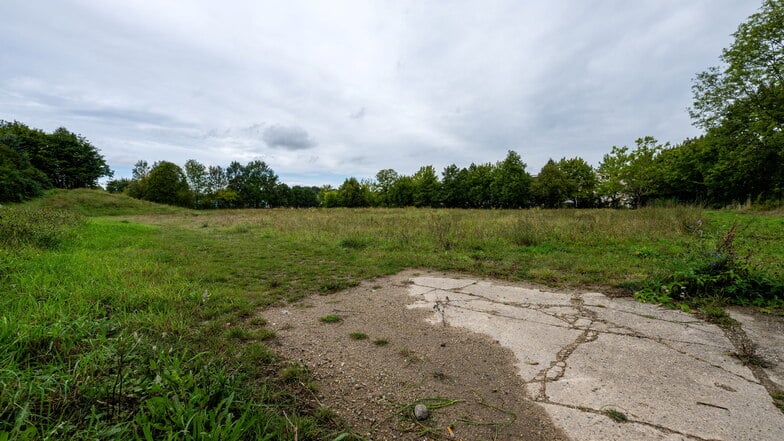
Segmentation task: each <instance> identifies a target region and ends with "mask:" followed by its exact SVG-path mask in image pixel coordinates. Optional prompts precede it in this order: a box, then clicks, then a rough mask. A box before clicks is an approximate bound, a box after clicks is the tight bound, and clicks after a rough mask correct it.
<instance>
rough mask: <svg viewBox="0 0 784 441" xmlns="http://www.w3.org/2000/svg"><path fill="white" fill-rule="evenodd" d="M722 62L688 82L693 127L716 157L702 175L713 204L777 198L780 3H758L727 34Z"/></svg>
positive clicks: (780, 190) (783, 22)
mask: <svg viewBox="0 0 784 441" xmlns="http://www.w3.org/2000/svg"><path fill="white" fill-rule="evenodd" d="M733 36H734V38H735V39H734V41H733V43H732V44H731V45H730V47H728V48H726V49H724V50H723V51H722V54H721V56H720V60H721V61H722V65H721V66H716V67H711V68H709V69H708V70H706V71H705V72H702V73H700V74H698V75H697V77H696V78H695V80H694V84H693V86H692V91H693V93H694V105H693V107H692V109H690V114H691V116H692V118H693V119H694V121H695V124H696V125H697V126H699V127H702V128H704V129H706V130H707V133H706V135H705V139H704V142H705V143H706V144H709V145H710V147H709V150H711V151H712V152H713V153H714V154H715V157H714V158H713V159H714V161H713V162H714V166H713V167H712V168H711V169H710V170H707V171H706V173H705V179H706V186H707V189H708V197H709V198H710V199H711V200H712V202H714V203H719V204H726V203H729V202H732V201H738V200H745V199H747V198H750V199H759V200H764V199H781V198H782V197H784V1H782V0H764V1H763V2H762V7H761V8H760V10H759V12H757V13H755V14H753V15H751V16H750V17H749V18H748V20H747V21H746V22H744V23H742V24H741V25H740V26H739V27H738V30H737V31H736V32H735V33H734V34H733Z"/></svg>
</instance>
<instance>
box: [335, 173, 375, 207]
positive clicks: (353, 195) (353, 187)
mask: <svg viewBox="0 0 784 441" xmlns="http://www.w3.org/2000/svg"><path fill="white" fill-rule="evenodd" d="M338 199H339V201H340V202H339V203H340V205H341V206H343V207H352V208H353V207H367V206H368V198H367V190H366V188H363V186H362V184H360V183H359V181H358V180H357V178H354V177H351V178H348V179H346V180H345V181H343V184H342V185H341V186H340V188H338Z"/></svg>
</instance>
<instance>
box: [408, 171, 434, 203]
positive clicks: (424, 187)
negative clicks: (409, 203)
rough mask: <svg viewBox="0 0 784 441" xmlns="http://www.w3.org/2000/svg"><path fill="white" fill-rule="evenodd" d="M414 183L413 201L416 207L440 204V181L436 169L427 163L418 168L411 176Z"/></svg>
mask: <svg viewBox="0 0 784 441" xmlns="http://www.w3.org/2000/svg"><path fill="white" fill-rule="evenodd" d="M411 183H412V184H413V186H414V188H413V190H414V191H413V202H414V206H415V207H435V206H438V205H439V201H438V197H439V192H440V188H439V187H440V183H439V182H438V176H436V170H435V169H434V168H433V166H432V165H426V166H423V167H421V168H420V169H419V170H417V172H416V173H414V175H413V176H412V177H411Z"/></svg>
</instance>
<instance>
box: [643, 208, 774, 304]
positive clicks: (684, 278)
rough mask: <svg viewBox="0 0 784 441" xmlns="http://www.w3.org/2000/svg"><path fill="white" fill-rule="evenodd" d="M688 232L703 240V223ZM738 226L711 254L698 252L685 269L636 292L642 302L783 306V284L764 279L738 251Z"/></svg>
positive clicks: (725, 236) (723, 236) (747, 258)
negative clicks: (704, 301) (711, 302)
mask: <svg viewBox="0 0 784 441" xmlns="http://www.w3.org/2000/svg"><path fill="white" fill-rule="evenodd" d="M687 231H691V232H692V233H694V234H696V235H698V236H700V237H702V235H703V230H702V222H700V221H698V222H697V223H696V224H695V225H693V226H692V227H691V228H689V227H688V226H687ZM737 238H738V224H737V223H734V224H733V225H732V226H731V227H730V228H729V229H728V230H727V231H726V232H725V233H724V234H723V235H721V236H720V237H719V239H718V241H717V242H716V244H715V246H714V247H713V248H712V249H710V250H709V251H705V250H702V251H700V252H697V253H695V254H694V255H693V256H692V258H691V259H690V263H689V264H688V265H686V266H685V267H684V268H682V269H679V270H677V271H674V272H673V273H671V274H669V275H667V276H665V277H663V278H659V279H655V280H651V281H650V282H649V283H648V284H647V286H645V287H644V288H643V289H642V290H640V291H638V292H636V293H635V297H637V298H638V299H639V300H642V301H651V302H656V303H664V304H670V305H671V304H674V303H677V302H685V303H697V302H699V301H700V300H702V299H706V298H710V299H713V300H716V299H718V300H720V301H722V302H724V303H728V304H736V305H753V306H781V305H783V304H784V282H782V281H777V280H772V279H770V278H768V277H767V276H765V275H764V274H763V273H762V272H761V271H760V270H759V269H758V268H756V267H755V266H754V265H752V264H751V262H750V259H749V258H750V256H749V255H741V254H740V253H739V252H738V249H737V245H736V240H737Z"/></svg>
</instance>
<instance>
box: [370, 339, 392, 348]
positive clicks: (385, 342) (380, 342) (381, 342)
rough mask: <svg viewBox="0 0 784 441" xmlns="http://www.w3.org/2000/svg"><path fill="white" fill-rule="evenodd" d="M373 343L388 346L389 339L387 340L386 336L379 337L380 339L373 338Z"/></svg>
mask: <svg viewBox="0 0 784 441" xmlns="http://www.w3.org/2000/svg"><path fill="white" fill-rule="evenodd" d="M373 344H374V345H376V346H386V345H388V344H389V340H387V339H385V338H378V339H375V340H373Z"/></svg>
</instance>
